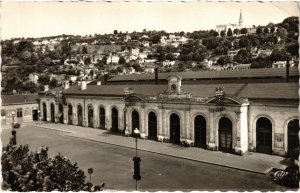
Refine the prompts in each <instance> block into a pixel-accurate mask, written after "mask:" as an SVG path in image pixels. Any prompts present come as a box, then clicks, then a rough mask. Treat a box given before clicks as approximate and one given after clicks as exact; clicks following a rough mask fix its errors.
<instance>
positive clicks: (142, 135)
mask: <svg viewBox="0 0 300 193" xmlns="http://www.w3.org/2000/svg"><path fill="white" fill-rule="evenodd" d="M140 112H141V115H140V119H141V123H140V126H141V128H140V132H141V138H142V139H145V138H146V128H145V106H144V104H142V108H141V111H140Z"/></svg>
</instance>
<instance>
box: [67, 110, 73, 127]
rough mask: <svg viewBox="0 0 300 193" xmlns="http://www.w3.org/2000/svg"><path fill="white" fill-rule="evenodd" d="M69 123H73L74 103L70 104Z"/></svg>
mask: <svg viewBox="0 0 300 193" xmlns="http://www.w3.org/2000/svg"><path fill="white" fill-rule="evenodd" d="M68 124H69V125H72V124H73V108H72V105H68Z"/></svg>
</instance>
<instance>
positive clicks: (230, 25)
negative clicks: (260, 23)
mask: <svg viewBox="0 0 300 193" xmlns="http://www.w3.org/2000/svg"><path fill="white" fill-rule="evenodd" d="M229 28H230V29H231V30H232V31H233V30H234V29H239V30H240V29H241V28H243V16H242V10H240V18H239V22H238V23H228V24H222V25H217V26H216V31H217V32H218V33H221V31H224V32H225V33H227V31H228V29H229Z"/></svg>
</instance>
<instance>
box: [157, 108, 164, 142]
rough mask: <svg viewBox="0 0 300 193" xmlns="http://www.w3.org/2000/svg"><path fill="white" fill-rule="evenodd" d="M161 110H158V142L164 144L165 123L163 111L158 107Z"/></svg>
mask: <svg viewBox="0 0 300 193" xmlns="http://www.w3.org/2000/svg"><path fill="white" fill-rule="evenodd" d="M158 108H159V110H158V115H157V122H158V125H157V126H158V127H157V139H158V141H161V142H163V139H164V134H163V127H164V123H163V121H164V120H163V116H164V115H163V114H164V112H163V109H162V107H161V106H159V107H158Z"/></svg>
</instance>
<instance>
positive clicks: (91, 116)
mask: <svg viewBox="0 0 300 193" xmlns="http://www.w3.org/2000/svg"><path fill="white" fill-rule="evenodd" d="M88 127H94V109H93V106H91V105H90V106H88Z"/></svg>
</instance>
